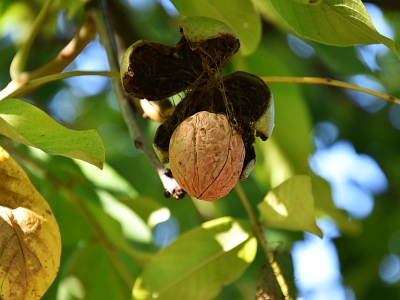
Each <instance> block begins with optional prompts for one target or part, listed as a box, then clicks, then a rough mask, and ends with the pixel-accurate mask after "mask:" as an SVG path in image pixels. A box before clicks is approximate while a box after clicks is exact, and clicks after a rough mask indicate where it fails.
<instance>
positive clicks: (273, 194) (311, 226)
mask: <svg viewBox="0 0 400 300" xmlns="http://www.w3.org/2000/svg"><path fill="white" fill-rule="evenodd" d="M258 210H259V211H260V214H261V221H262V224H263V225H265V226H272V227H278V228H283V229H288V230H293V231H299V230H305V231H308V232H311V233H314V234H316V235H318V236H319V237H322V231H321V229H319V227H318V226H317V223H316V222H315V212H314V197H313V195H312V190H311V178H310V177H308V176H304V175H298V176H293V177H292V178H290V179H289V180H287V181H285V182H284V183H282V184H281V185H279V186H277V187H276V188H274V189H272V190H271V191H270V192H269V193H268V194H267V196H265V198H264V201H263V202H261V203H259V204H258Z"/></svg>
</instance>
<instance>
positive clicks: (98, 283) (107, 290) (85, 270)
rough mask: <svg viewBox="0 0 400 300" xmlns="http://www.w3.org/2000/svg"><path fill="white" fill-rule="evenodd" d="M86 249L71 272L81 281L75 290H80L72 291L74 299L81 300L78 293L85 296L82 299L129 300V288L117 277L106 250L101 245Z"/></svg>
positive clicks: (61, 298) (59, 298) (89, 246)
mask: <svg viewBox="0 0 400 300" xmlns="http://www.w3.org/2000/svg"><path fill="white" fill-rule="evenodd" d="M85 247H86V248H87V249H85V251H84V252H83V253H82V254H81V256H80V257H79V258H78V260H77V261H76V262H75V264H74V265H73V266H72V268H71V270H70V273H71V275H73V276H74V277H76V278H77V279H78V280H79V281H78V282H75V288H77V287H78V288H79V289H80V290H72V291H71V292H74V296H75V297H73V298H72V299H79V298H77V296H78V295H79V293H78V292H80V294H82V295H83V296H84V297H83V298H80V299H101V300H103V299H129V292H130V291H129V287H128V286H127V285H126V283H125V282H123V281H122V279H121V278H120V276H116V274H117V272H116V271H115V266H114V265H113V263H112V261H110V258H109V256H108V255H107V254H106V252H105V251H104V249H103V248H102V247H101V246H100V245H87V246H85ZM68 275H70V274H68ZM77 285H78V286H77ZM81 285H82V286H81ZM64 297H65V296H64ZM64 297H62V295H60V296H59V297H58V299H57V300H64V299H66V298H64ZM67 299H71V298H67Z"/></svg>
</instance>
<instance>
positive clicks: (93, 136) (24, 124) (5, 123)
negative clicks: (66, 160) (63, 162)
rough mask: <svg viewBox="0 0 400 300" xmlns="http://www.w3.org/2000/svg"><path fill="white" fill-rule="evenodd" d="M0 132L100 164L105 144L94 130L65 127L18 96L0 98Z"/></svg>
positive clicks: (97, 165) (53, 151)
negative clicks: (0, 99)
mask: <svg viewBox="0 0 400 300" xmlns="http://www.w3.org/2000/svg"><path fill="white" fill-rule="evenodd" d="M0 134H3V135H5V136H7V137H9V138H11V139H13V140H15V141H17V142H20V143H23V144H26V145H29V146H32V147H36V148H39V149H41V150H43V151H44V152H47V153H49V154H54V155H62V156H66V157H70V158H76V159H80V160H83V161H86V162H88V163H90V164H92V165H95V166H96V167H98V168H100V169H102V168H103V163H104V155H105V153H104V146H103V143H102V141H101V139H100V137H99V135H98V134H97V132H96V131H95V130H83V131H77V130H71V129H68V128H66V127H64V126H62V125H60V124H59V123H57V122H56V121H55V120H53V119H52V118H51V117H50V116H48V115H47V114H46V113H45V112H43V111H42V110H40V109H39V108H37V107H35V106H33V105H32V104H30V103H28V102H25V101H22V100H19V99H5V100H2V101H0Z"/></svg>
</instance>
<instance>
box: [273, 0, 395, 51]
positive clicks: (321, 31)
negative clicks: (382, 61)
mask: <svg viewBox="0 0 400 300" xmlns="http://www.w3.org/2000/svg"><path fill="white" fill-rule="evenodd" d="M271 3H272V5H273V6H274V8H275V10H276V11H277V12H278V14H279V15H280V16H281V17H282V18H283V19H284V20H285V21H286V22H287V23H288V24H289V26H291V27H292V28H293V29H294V30H295V31H296V32H297V33H298V34H299V35H301V36H303V37H305V38H308V39H311V40H314V41H318V42H321V43H325V44H331V45H337V46H350V45H354V44H361V45H368V44H380V43H382V44H384V45H385V46H387V47H388V48H390V49H391V50H392V51H393V52H395V53H396V54H397V55H399V52H398V49H397V46H396V44H395V43H394V42H393V41H392V40H391V39H389V38H387V37H385V36H383V35H381V34H380V33H379V32H378V31H376V29H375V27H374V25H373V24H372V20H371V18H370V16H369V15H368V12H367V10H366V9H365V6H364V4H363V3H362V1H361V0H324V1H319V2H318V1H317V2H315V3H312V4H305V3H301V2H300V1H298V0H271Z"/></svg>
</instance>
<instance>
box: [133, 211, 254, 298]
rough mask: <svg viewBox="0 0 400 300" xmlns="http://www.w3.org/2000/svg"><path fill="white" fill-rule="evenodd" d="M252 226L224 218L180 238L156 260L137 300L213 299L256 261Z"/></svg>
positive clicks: (135, 291)
mask: <svg viewBox="0 0 400 300" xmlns="http://www.w3.org/2000/svg"><path fill="white" fill-rule="evenodd" d="M256 250H257V241H256V239H255V238H254V237H252V228H251V225H250V223H248V222H247V221H242V220H235V219H232V218H230V217H224V218H220V219H216V220H212V221H209V222H206V223H204V224H202V225H201V227H198V228H195V229H193V230H191V231H189V232H186V233H184V234H183V235H181V236H180V237H179V238H178V239H177V240H175V241H174V242H173V243H172V244H170V245H169V246H167V247H166V248H164V249H162V250H161V251H160V252H158V253H157V254H156V255H155V256H153V258H152V260H151V261H150V263H149V264H148V265H147V267H146V268H145V269H144V271H143V273H142V274H141V275H140V276H139V277H138V278H137V280H136V282H135V285H134V287H133V298H134V299H153V298H157V299H159V300H162V299H175V300H180V299H185V300H186V299H191V300H196V299H198V300H207V299H213V298H214V297H215V296H216V295H217V294H218V293H219V291H220V289H221V286H223V285H227V284H229V283H231V282H233V281H234V280H236V279H237V278H238V277H239V276H240V275H241V274H242V273H243V271H244V270H245V269H246V268H247V266H248V265H249V264H250V263H251V262H252V261H253V259H254V257H255V254H256Z"/></svg>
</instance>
